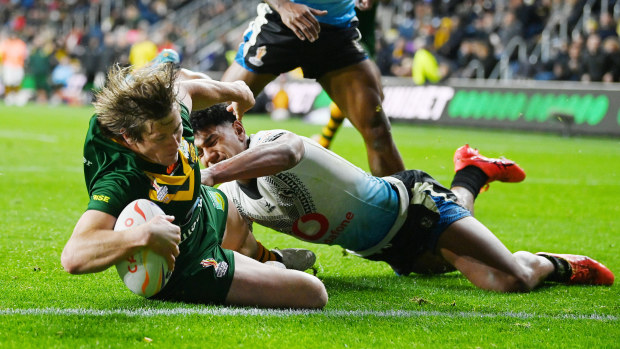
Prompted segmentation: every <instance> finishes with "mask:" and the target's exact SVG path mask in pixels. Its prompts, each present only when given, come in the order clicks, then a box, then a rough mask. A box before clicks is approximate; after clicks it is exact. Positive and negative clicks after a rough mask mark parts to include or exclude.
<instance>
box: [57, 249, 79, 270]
mask: <svg viewBox="0 0 620 349" xmlns="http://www.w3.org/2000/svg"><path fill="white" fill-rule="evenodd" d="M60 264H61V265H62V267H63V269H65V271H66V272H67V273H69V274H74V275H76V274H82V273H83V271H82V264H81V263H80V261H79V260H78V259H77V258H76V254H75V253H73V252H72V251H71V249H70V248H67V247H65V249H64V250H63V251H62V254H61V255H60Z"/></svg>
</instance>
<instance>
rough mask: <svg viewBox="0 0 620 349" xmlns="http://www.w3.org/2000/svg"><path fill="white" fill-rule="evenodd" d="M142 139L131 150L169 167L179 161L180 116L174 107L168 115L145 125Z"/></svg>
mask: <svg viewBox="0 0 620 349" xmlns="http://www.w3.org/2000/svg"><path fill="white" fill-rule="evenodd" d="M146 128H147V129H146V131H145V133H144V135H143V137H142V138H143V139H142V141H140V142H136V143H134V145H133V148H134V149H133V150H134V151H136V152H137V153H138V154H140V155H142V156H143V157H145V158H146V159H147V160H149V161H151V162H154V163H157V164H160V165H164V166H170V165H172V164H174V163H175V162H177V160H178V159H179V143H181V135H182V134H183V125H182V123H181V114H180V113H179V111H178V109H177V108H176V107H175V108H174V109H173V110H172V112H170V114H169V115H168V116H167V117H165V118H163V119H161V120H158V121H155V122H151V123H149V124H147V126H146Z"/></svg>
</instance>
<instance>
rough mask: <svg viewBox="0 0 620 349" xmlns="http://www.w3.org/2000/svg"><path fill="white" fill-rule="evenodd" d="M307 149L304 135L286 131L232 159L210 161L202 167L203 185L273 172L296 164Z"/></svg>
mask: <svg viewBox="0 0 620 349" xmlns="http://www.w3.org/2000/svg"><path fill="white" fill-rule="evenodd" d="M236 122H238V121H236ZM304 151H305V150H304V144H303V140H302V139H301V137H299V136H298V135H296V134H294V133H288V132H287V133H284V134H283V135H282V136H280V137H279V138H278V139H276V140H274V141H271V142H267V143H262V144H258V145H257V146H255V147H252V148H250V149H248V150H245V151H243V152H241V153H239V154H237V155H235V156H233V157H231V158H230V159H227V160H224V161H221V162H218V163H212V162H214V161H215V160H213V161H209V160H207V164H208V165H209V167H207V168H205V169H203V170H201V175H202V184H205V185H208V186H213V185H215V184H218V183H224V182H229V181H233V180H245V179H252V178H257V177H262V176H270V175H274V174H276V173H279V172H282V171H286V170H288V169H290V168H292V167H293V166H295V165H297V163H299V161H301V158H302V157H303V155H304ZM202 156H208V155H202ZM203 163H204V162H203Z"/></svg>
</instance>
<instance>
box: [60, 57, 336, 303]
mask: <svg viewBox="0 0 620 349" xmlns="http://www.w3.org/2000/svg"><path fill="white" fill-rule="evenodd" d="M227 101H228V102H231V101H232V103H231V104H230V105H229V107H228V108H229V111H231V112H234V113H235V114H236V115H237V116H238V117H241V116H242V115H243V113H244V112H245V111H247V110H248V109H249V108H251V107H252V106H253V104H254V97H253V95H252V93H251V91H250V89H249V88H248V87H247V85H245V83H243V82H240V81H239V82H228V83H224V82H219V81H214V80H211V79H209V78H208V77H206V76H204V75H202V74H199V73H195V72H190V71H187V70H179V69H178V68H176V67H175V66H174V65H173V64H160V65H158V66H157V68H153V67H146V68H143V69H138V70H131V68H120V67H114V68H112V69H111V70H110V72H109V74H108V83H107V85H106V87H105V88H104V89H102V90H101V91H100V92H99V93H98V95H97V98H96V102H95V103H94V105H95V111H96V115H94V116H93V117H92V118H91V121H90V126H89V129H88V132H87V136H86V141H85V145H84V174H85V180H86V186H87V189H88V192H89V195H90V201H89V203H88V209H87V210H86V212H84V214H83V215H82V216H81V218H80V219H79V220H78V222H77V224H76V226H75V228H74V231H73V234H72V236H71V238H70V239H69V241H68V242H67V244H66V246H65V248H64V250H63V253H62V265H63V267H64V268H65V269H66V270H67V271H68V272H70V273H72V274H82V273H93V272H99V271H102V270H105V269H107V268H108V267H110V266H113V265H115V264H117V263H118V262H120V261H121V260H123V259H125V258H127V257H128V256H130V255H132V254H133V253H135V252H136V251H137V250H139V249H141V248H144V247H148V248H150V249H152V250H153V251H155V252H156V253H158V254H160V255H162V256H164V257H165V258H166V259H167V261H168V264H169V266H170V267H171V268H174V272H173V273H172V276H171V278H170V280H169V281H168V283H167V284H166V286H165V287H164V289H162V291H161V292H159V293H158V294H156V295H155V296H153V297H152V298H155V299H162V300H174V301H186V302H200V303H216V304H234V305H252V306H262V307H294V308H321V307H323V306H324V305H325V304H326V302H327V293H326V291H325V287H324V286H323V284H322V283H321V282H320V281H319V280H318V279H317V278H316V277H314V276H311V275H309V274H306V273H303V272H299V271H295V270H288V269H279V268H274V267H272V266H269V265H265V264H263V263H259V262H257V261H256V260H253V259H251V258H248V257H246V256H243V255H241V254H240V253H237V252H233V251H231V250H228V249H225V248H224V247H226V246H227V244H229V245H235V244H236V242H235V232H229V231H226V232H225V228H226V217H227V213H228V210H236V208H235V207H234V206H229V205H228V200H227V198H226V197H225V195H224V194H223V193H222V192H220V191H219V190H217V189H214V188H210V187H206V186H201V184H200V165H199V162H198V160H197V156H196V148H195V146H194V144H193V132H192V129H191V126H190V123H189V113H190V111H191V110H192V109H196V110H198V109H202V108H205V107H208V106H211V105H213V104H216V103H220V102H227ZM138 198H148V199H150V200H151V201H153V202H155V203H157V204H158V205H159V206H160V207H161V208H162V209H163V211H164V212H165V213H166V216H157V217H154V218H153V219H151V220H150V221H148V222H147V223H146V224H143V225H141V226H137V227H135V228H131V229H129V230H125V231H115V230H113V228H114V224H115V222H116V217H117V216H118V215H119V214H120V212H121V211H122V209H123V208H124V207H125V206H126V205H127V204H128V203H130V202H131V201H133V200H135V199H138ZM228 241H231V242H228ZM222 246H224V247H222Z"/></svg>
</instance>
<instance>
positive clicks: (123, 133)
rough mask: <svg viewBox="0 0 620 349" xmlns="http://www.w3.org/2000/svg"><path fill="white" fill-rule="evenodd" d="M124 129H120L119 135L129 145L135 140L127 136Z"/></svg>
mask: <svg viewBox="0 0 620 349" xmlns="http://www.w3.org/2000/svg"><path fill="white" fill-rule="evenodd" d="M125 131H126V130H125V129H124V128H122V129H121V132H120V133H121V137H123V140H124V141H125V143H127V144H129V145H133V144H134V143H135V141H134V140H133V139H132V138H131V137H129V136H128V135H127V132H125Z"/></svg>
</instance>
